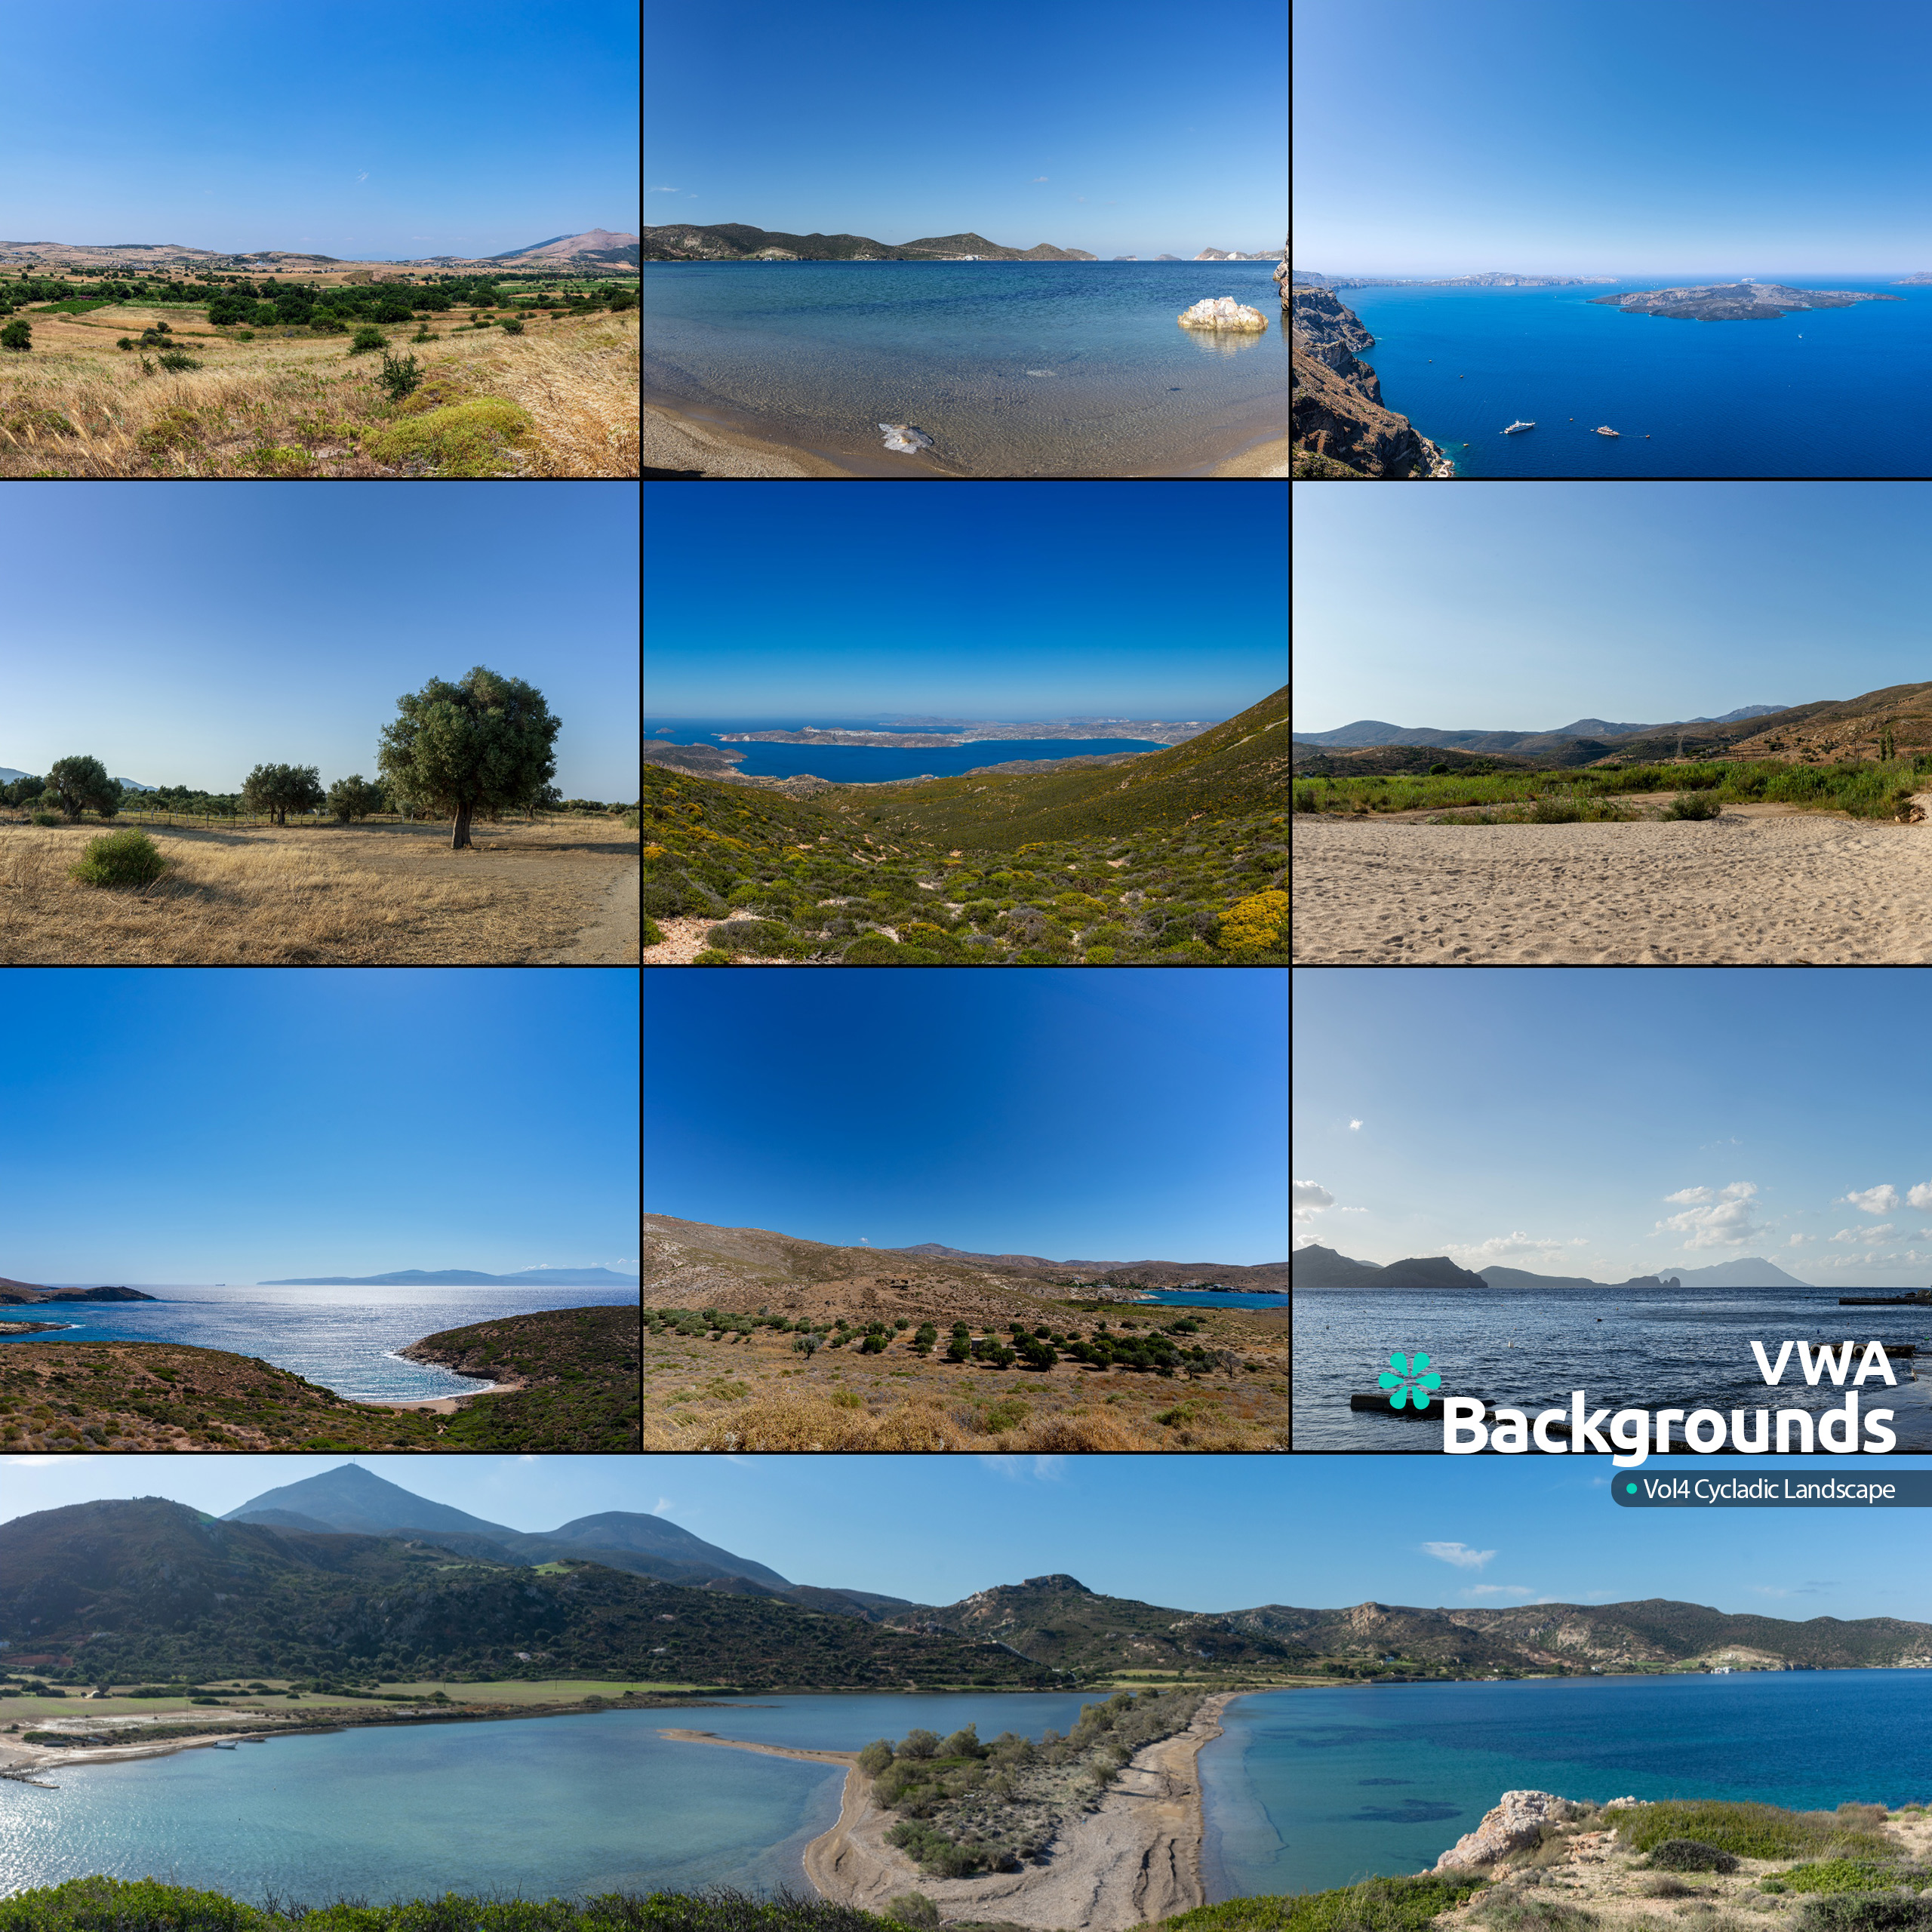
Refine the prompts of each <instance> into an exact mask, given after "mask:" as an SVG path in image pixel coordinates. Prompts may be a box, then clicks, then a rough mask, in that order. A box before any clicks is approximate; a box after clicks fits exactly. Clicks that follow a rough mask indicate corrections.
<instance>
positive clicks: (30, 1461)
mask: <svg viewBox="0 0 1932 1932" xmlns="http://www.w3.org/2000/svg"><path fill="white" fill-rule="evenodd" d="M66 1460H67V1459H66V1457H65V1456H9V1457H8V1458H7V1466H8V1468H9V1469H45V1468H46V1467H47V1466H48V1464H49V1463H64V1462H65V1461H66Z"/></svg>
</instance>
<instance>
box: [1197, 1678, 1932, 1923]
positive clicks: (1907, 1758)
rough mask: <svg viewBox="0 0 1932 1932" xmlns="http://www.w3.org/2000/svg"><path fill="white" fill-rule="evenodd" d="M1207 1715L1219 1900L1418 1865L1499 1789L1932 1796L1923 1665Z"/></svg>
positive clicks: (1272, 1702)
mask: <svg viewBox="0 0 1932 1932" xmlns="http://www.w3.org/2000/svg"><path fill="white" fill-rule="evenodd" d="M1223 1723H1224V1724H1225V1727H1226V1728H1225V1730H1224V1732H1223V1735H1222V1736H1221V1737H1219V1738H1217V1739H1216V1740H1214V1743H1211V1744H1210V1745H1208V1746H1206V1748H1205V1749H1204V1750H1203V1751H1202V1752H1201V1793H1202V1799H1203V1810H1204V1817H1205V1818H1206V1820H1207V1846H1206V1850H1205V1857H1204V1877H1205V1878H1206V1880H1207V1896H1208V1897H1209V1898H1210V1899H1211V1900H1214V1901H1217V1902H1218V1901H1219V1900H1223V1899H1227V1898H1235V1897H1244V1896H1247V1895H1251V1894H1258V1893H1275V1892H1310V1891H1321V1890H1326V1889H1327V1888H1328V1887H1331V1886H1334V1885H1346V1884H1352V1882H1353V1881H1355V1880H1356V1879H1358V1878H1367V1877H1368V1876H1370V1875H1372V1874H1374V1873H1377V1872H1386V1873H1401V1872H1419V1871H1423V1870H1426V1869H1427V1868H1428V1867H1429V1866H1431V1865H1432V1864H1433V1863H1435V1860H1436V1858H1437V1857H1438V1854H1441V1853H1442V1852H1443V1851H1445V1850H1447V1848H1448V1847H1450V1846H1451V1845H1452V1844H1454V1843H1455V1841H1457V1838H1460V1837H1461V1836H1462V1835H1463V1833H1464V1832H1470V1831H1473V1830H1475V1828H1476V1826H1477V1825H1478V1823H1479V1822H1480V1821H1481V1817H1482V1814H1484V1812H1485V1811H1487V1810H1490V1809H1491V1807H1493V1806H1494V1804H1495V1803H1496V1801H1497V1799H1498V1798H1500V1797H1501V1795H1503V1792H1506V1791H1515V1790H1523V1789H1529V1790H1540V1791H1552V1792H1556V1793H1558V1795H1560V1796H1561V1797H1564V1798H1594V1799H1595V1800H1598V1801H1604V1800H1606V1799H1608V1798H1625V1797H1629V1798H1734V1799H1755V1800H1758V1801H1761V1802H1764V1803H1767V1804H1781V1805H1785V1806H1788V1807H1792V1808H1793V1809H1796V1810H1815V1809H1820V1808H1825V1807H1835V1806H1837V1805H1838V1804H1840V1803H1841V1801H1844V1800H1846V1799H1848V1798H1855V1799H1862V1800H1869V1801H1874V1802H1881V1803H1884V1804H1894V1805H1896V1804H1906V1803H1909V1802H1910V1801H1913V1800H1915V1799H1921V1798H1932V1671H1924V1670H1917V1671H1914V1670H1890V1671H1887V1670H1832V1671H1797V1672H1776V1673H1765V1674H1763V1675H1740V1676H1732V1677H1704V1676H1697V1677H1669V1678H1646V1677H1609V1678H1601V1679H1599V1680H1597V1681H1592V1682H1589V1683H1582V1682H1578V1681H1574V1680H1568V1681H1553V1682H1546V1683H1518V1684H1391V1685H1388V1686H1386V1687H1380V1688H1376V1689H1370V1688H1367V1687H1362V1688H1358V1689H1350V1690H1275V1691H1269V1692H1266V1693H1264V1694H1261V1695H1259V1696H1256V1697H1243V1698H1241V1699H1240V1700H1238V1701H1237V1702H1236V1703H1234V1704H1233V1705H1232V1706H1229V1711H1228V1714H1227V1715H1226V1718H1224V1720H1223ZM1660 1739H1665V1740H1669V1742H1668V1744H1667V1746H1664V1747H1663V1748H1660V1746H1659V1740H1660Z"/></svg>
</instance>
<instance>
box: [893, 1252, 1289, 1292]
mask: <svg viewBox="0 0 1932 1932" xmlns="http://www.w3.org/2000/svg"><path fill="white" fill-rule="evenodd" d="M880 1252H881V1253H882V1254H930V1255H933V1256H935V1257H937V1258H938V1259H939V1260H942V1261H960V1262H964V1263H966V1264H967V1265H968V1266H971V1267H977V1268H989V1269H995V1270H997V1271H998V1272H1000V1273H1001V1274H1007V1275H1035V1276H1038V1277H1043V1278H1047V1279H1048V1280H1051V1281H1066V1280H1067V1279H1068V1278H1069V1277H1070V1276H1077V1277H1078V1279H1079V1280H1080V1281H1081V1282H1082V1283H1083V1284H1093V1283H1096V1282H1105V1283H1106V1284H1108V1285H1109V1286H1125V1285H1128V1284H1137V1285H1139V1286H1140V1287H1149V1288H1171V1287H1183V1286H1190V1285H1191V1286H1201V1285H1204V1284H1207V1283H1208V1282H1214V1283H1216V1284H1220V1285H1224V1286H1226V1287H1229V1288H1230V1289H1236V1288H1251V1289H1253V1290H1254V1291H1256V1292H1257V1294H1266V1293H1272V1291H1275V1289H1277V1288H1286V1287H1287V1285H1288V1264H1287V1263H1286V1262H1285V1261H1269V1262H1263V1263H1261V1264H1260V1266H1242V1265H1241V1264H1240V1263H1235V1262H1226V1261H1049V1260H1046V1259H1045V1258H1044V1257H1043V1256H1041V1255H1038V1254H971V1253H970V1252H968V1251H966V1250H965V1249H963V1248H957V1247H941V1246H940V1244H939V1243H938V1242H937V1241H921V1243H920V1244H918V1247H889V1248H884V1249H881V1251H880Z"/></svg>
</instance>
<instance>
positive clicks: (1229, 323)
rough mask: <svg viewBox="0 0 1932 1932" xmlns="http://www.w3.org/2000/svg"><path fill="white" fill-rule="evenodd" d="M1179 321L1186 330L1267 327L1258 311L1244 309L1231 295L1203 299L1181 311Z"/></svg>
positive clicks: (1263, 317)
mask: <svg viewBox="0 0 1932 1932" xmlns="http://www.w3.org/2000/svg"><path fill="white" fill-rule="evenodd" d="M1180 325H1181V327H1182V328H1186V329H1265V328H1266V327H1267V326H1268V318H1267V317H1266V315H1263V314H1262V312H1261V311H1260V309H1250V308H1248V307H1246V306H1244V304H1242V303H1239V302H1237V301H1236V300H1235V298H1234V297H1232V295H1217V296H1215V297H1212V298H1211V299H1208V298H1204V299H1203V300H1201V301H1198V302H1197V303H1195V305H1194V306H1193V307H1192V308H1191V309H1183V311H1182V312H1181V315H1180Z"/></svg>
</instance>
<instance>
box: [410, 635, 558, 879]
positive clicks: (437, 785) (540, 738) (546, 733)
mask: <svg viewBox="0 0 1932 1932" xmlns="http://www.w3.org/2000/svg"><path fill="white" fill-rule="evenodd" d="M396 708H397V709H398V711H399V712H401V716H400V717H398V718H397V719H396V720H395V722H394V723H393V724H386V725H385V726H384V727H383V745H382V749H381V750H380V752H378V753H377V761H378V763H379V764H380V767H381V769H382V773H383V777H385V778H386V779H387V780H389V790H390V792H391V793H392V795H394V796H395V797H396V798H401V799H404V800H405V801H408V802H409V804H411V806H413V807H421V806H426V807H428V808H430V809H431V810H432V811H438V812H448V814H450V815H451V817H453V818H454V820H455V821H456V823H455V827H454V829H453V830H452V831H451V833H450V849H451V851H460V850H461V849H462V848H463V847H465V846H466V845H468V844H469V842H470V841H469V821H470V819H471V817H472V814H478V813H480V814H481V815H482V816H483V817H485V818H491V819H494V818H500V817H502V816H503V814H504V813H505V812H506V811H513V810H516V809H518V808H523V807H525V806H528V805H530V804H533V803H534V801H537V799H539V798H541V797H542V796H543V792H544V788H545V787H546V786H548V785H549V782H550V780H552V778H553V777H555V776H556V771H557V759H556V755H555V752H553V751H552V749H551V746H552V743H554V742H555V738H556V736H557V734H558V732H559V731H561V730H562V729H563V725H562V723H561V720H559V719H558V718H552V716H551V715H550V712H549V707H548V706H546V705H545V703H544V702H543V693H542V692H541V691H538V690H537V689H536V688H535V687H534V686H533V685H526V684H525V683H524V682H523V681H522V680H521V678H503V677H499V676H498V675H497V673H496V672H494V671H489V670H485V669H484V667H483V666H481V665H480V664H479V665H478V666H476V668H475V669H474V670H472V672H470V673H469V675H468V676H467V677H466V678H464V679H463V682H462V683H461V684H460V685H450V684H445V682H444V681H442V679H441V678H431V679H430V680H429V682H428V683H427V684H426V685H424V686H423V688H422V689H421V690H420V691H413V692H410V693H408V694H405V696H403V697H399V698H398V699H397V700H396Z"/></svg>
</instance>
